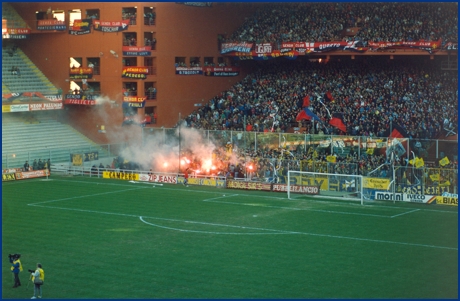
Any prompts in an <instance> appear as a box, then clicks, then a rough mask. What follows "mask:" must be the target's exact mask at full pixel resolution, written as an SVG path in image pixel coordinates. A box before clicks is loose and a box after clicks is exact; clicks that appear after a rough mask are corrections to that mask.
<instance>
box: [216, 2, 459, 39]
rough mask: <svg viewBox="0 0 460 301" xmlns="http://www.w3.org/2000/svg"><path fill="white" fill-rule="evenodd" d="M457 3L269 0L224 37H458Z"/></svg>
mask: <svg viewBox="0 0 460 301" xmlns="http://www.w3.org/2000/svg"><path fill="white" fill-rule="evenodd" d="M457 19H458V7H457V3H454V2H452V3H439V2H431V3H424V2H423V3H421V2H419V3H413V2H411V3H401V2H398V3H385V2H383V3H375V2H372V3H370V2H369V3H363V2H355V3H341V2H338V3H305V2H302V3H268V4H264V5H263V7H261V8H260V9H259V10H257V11H256V13H255V14H254V15H253V16H251V17H249V18H247V19H246V21H245V22H244V23H243V25H242V26H240V28H238V29H237V30H236V31H235V32H234V33H233V34H232V35H231V36H230V37H228V38H227V39H225V40H224V41H225V42H240V41H246V42H256V43H264V42H265V43H282V42H327V41H340V40H348V39H350V38H347V37H343V35H342V31H343V30H344V29H346V28H351V27H358V28H359V31H358V33H357V34H356V36H355V37H354V38H353V37H351V39H355V40H362V41H364V42H367V41H372V42H378V41H387V42H396V41H417V40H425V41H437V40H438V39H442V41H443V42H449V41H450V42H457V41H458V27H457V23H458V22H457Z"/></svg>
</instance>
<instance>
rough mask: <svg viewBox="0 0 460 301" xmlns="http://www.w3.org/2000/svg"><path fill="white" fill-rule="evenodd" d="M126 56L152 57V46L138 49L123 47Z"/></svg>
mask: <svg viewBox="0 0 460 301" xmlns="http://www.w3.org/2000/svg"><path fill="white" fill-rule="evenodd" d="M122 50H123V55H124V56H151V55H152V51H151V50H152V46H144V47H136V46H123V49H122Z"/></svg>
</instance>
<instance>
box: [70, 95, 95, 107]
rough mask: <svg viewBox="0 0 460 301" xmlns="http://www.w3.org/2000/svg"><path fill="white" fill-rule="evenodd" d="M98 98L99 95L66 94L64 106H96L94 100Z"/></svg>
mask: <svg viewBox="0 0 460 301" xmlns="http://www.w3.org/2000/svg"><path fill="white" fill-rule="evenodd" d="M98 97H99V95H81V94H66V95H65V99H64V104H66V105H84V106H95V105H96V104H97V103H96V99H97V98H98Z"/></svg>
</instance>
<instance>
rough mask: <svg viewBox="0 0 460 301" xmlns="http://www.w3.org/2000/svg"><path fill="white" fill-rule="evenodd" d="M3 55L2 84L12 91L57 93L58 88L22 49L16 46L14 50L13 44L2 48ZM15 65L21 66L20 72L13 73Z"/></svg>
mask: <svg viewBox="0 0 460 301" xmlns="http://www.w3.org/2000/svg"><path fill="white" fill-rule="evenodd" d="M9 52H12V53H13V55H10V54H9ZM2 57H3V59H2V84H3V86H6V87H7V88H8V90H9V91H10V92H15V93H21V92H40V93H42V94H57V88H56V87H55V86H53V84H52V83H51V82H50V81H49V80H48V79H47V78H46V76H45V75H44V74H43V73H42V72H41V71H40V70H39V69H38V68H37V66H35V64H34V63H33V62H32V61H31V60H30V59H29V58H28V57H27V56H26V55H25V54H24V52H22V51H21V49H19V48H16V49H15V50H14V51H13V49H12V47H11V46H10V47H5V48H2ZM13 67H17V68H19V70H20V73H19V74H12V70H13ZM4 94H5V93H4Z"/></svg>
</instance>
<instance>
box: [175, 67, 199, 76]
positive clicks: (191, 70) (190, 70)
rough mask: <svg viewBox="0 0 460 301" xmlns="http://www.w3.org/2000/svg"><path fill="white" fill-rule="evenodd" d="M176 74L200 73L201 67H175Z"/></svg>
mask: <svg viewBox="0 0 460 301" xmlns="http://www.w3.org/2000/svg"><path fill="white" fill-rule="evenodd" d="M176 74H179V75H202V74H203V68H202V67H190V68H187V67H176Z"/></svg>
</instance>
